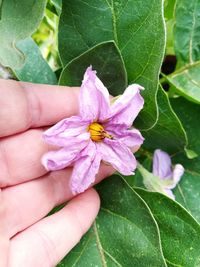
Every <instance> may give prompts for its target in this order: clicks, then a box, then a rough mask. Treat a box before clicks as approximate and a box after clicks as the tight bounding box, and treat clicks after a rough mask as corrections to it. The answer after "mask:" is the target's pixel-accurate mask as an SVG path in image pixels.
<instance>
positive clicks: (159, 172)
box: [153, 149, 172, 179]
mask: <svg viewBox="0 0 200 267" xmlns="http://www.w3.org/2000/svg"><path fill="white" fill-rule="evenodd" d="M171 165H172V163H171V158H170V156H169V155H168V154H167V153H166V152H164V151H162V150H160V149H156V150H155V152H154V155H153V174H154V175H155V176H158V177H160V178H161V179H167V178H172V170H171Z"/></svg>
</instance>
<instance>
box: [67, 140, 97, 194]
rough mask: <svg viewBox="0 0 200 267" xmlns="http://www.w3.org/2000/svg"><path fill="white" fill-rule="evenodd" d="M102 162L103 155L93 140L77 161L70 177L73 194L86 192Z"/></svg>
mask: <svg viewBox="0 0 200 267" xmlns="http://www.w3.org/2000/svg"><path fill="white" fill-rule="evenodd" d="M100 162H101V156H100V154H98V153H97V151H96V145H95V144H94V143H93V142H92V141H91V142H90V143H89V145H88V146H87V147H86V149H84V151H83V152H82V153H81V157H80V158H79V159H78V160H76V162H75V165H74V168H73V172H72V176H71V179H70V188H71V191H72V193H73V194H77V193H82V192H84V191H85V190H86V189H87V188H88V187H89V186H90V185H91V184H92V183H93V182H94V181H95V176H96V174H97V172H98V170H99V166H100Z"/></svg>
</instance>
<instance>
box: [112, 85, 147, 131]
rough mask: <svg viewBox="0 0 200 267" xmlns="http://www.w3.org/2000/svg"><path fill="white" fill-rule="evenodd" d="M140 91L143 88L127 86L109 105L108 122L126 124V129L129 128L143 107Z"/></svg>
mask: <svg viewBox="0 0 200 267" xmlns="http://www.w3.org/2000/svg"><path fill="white" fill-rule="evenodd" d="M141 89H143V87H141V86H140V85H138V84H132V85H130V86H128V87H127V89H126V90H125V91H124V93H123V95H121V96H119V98H117V100H116V101H115V102H114V103H113V105H111V118H110V120H111V121H112V123H113V124H126V126H127V128H129V127H131V125H132V123H133V121H134V120H135V118H136V117H137V115H138V113H139V112H140V110H141V109H142V108H143V105H144V99H143V97H142V96H141V95H140V90H141Z"/></svg>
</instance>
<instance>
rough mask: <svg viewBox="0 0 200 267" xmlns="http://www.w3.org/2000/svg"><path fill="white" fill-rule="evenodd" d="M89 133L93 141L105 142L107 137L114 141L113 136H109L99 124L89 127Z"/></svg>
mask: <svg viewBox="0 0 200 267" xmlns="http://www.w3.org/2000/svg"><path fill="white" fill-rule="evenodd" d="M88 131H89V132H90V136H91V139H92V140H93V141H95V142H99V141H101V140H103V139H104V138H105V137H107V138H109V139H113V137H112V135H110V134H108V133H107V132H106V131H105V130H104V128H103V126H102V125H101V124H99V123H98V122H93V123H92V124H90V125H89V127H88Z"/></svg>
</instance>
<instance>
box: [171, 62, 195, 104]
mask: <svg viewBox="0 0 200 267" xmlns="http://www.w3.org/2000/svg"><path fill="white" fill-rule="evenodd" d="M199 73H200V61H197V62H195V63H194V64H187V65H185V66H184V67H182V68H181V69H178V70H177V71H175V72H173V73H172V74H170V75H168V76H166V79H167V81H168V82H169V83H170V84H171V85H173V86H174V88H173V90H174V91H175V92H176V93H178V94H179V95H182V96H184V97H185V98H187V99H188V100H190V101H193V102H195V103H198V104H199V103H200V76H199Z"/></svg>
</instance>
